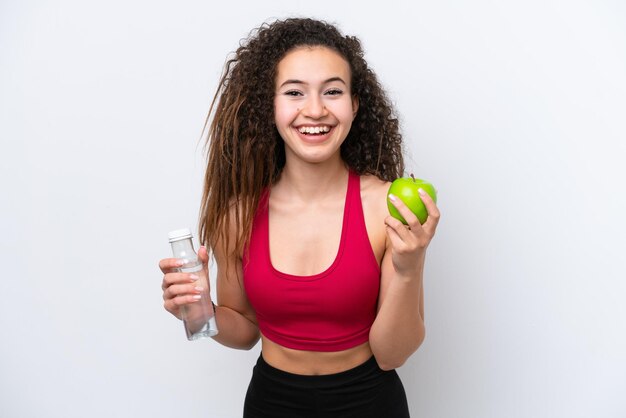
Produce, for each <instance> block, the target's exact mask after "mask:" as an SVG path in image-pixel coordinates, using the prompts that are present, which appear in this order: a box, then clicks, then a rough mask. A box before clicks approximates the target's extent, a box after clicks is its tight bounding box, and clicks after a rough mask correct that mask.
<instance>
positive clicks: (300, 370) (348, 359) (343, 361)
mask: <svg viewBox="0 0 626 418" xmlns="http://www.w3.org/2000/svg"><path fill="white" fill-rule="evenodd" d="M261 342H262V344H263V349H262V351H263V359H264V360H265V361H266V362H267V363H268V364H269V365H270V366H272V367H275V368H277V369H280V370H283V371H285V372H289V373H294V374H300V375H310V376H317V375H325V374H334V373H340V372H343V371H346V370H349V369H352V368H354V367H356V366H358V365H360V364H363V363H365V362H366V361H367V360H369V359H370V358H371V357H372V350H371V348H370V345H369V343H368V342H365V343H363V344H361V345H357V346H356V347H352V348H350V349H347V350H343V351H331V352H326V351H305V350H293V349H291V348H286V347H283V346H281V345H279V344H276V343H275V342H273V341H271V340H269V339H268V338H266V337H265V336H263V335H261Z"/></svg>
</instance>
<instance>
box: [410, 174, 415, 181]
mask: <svg viewBox="0 0 626 418" xmlns="http://www.w3.org/2000/svg"><path fill="white" fill-rule="evenodd" d="M411 178H412V179H413V183H415V176H413V173H411Z"/></svg>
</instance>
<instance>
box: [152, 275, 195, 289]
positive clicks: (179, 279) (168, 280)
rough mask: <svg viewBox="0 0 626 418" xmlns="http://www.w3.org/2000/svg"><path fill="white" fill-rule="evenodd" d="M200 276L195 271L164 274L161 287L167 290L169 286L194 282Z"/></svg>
mask: <svg viewBox="0 0 626 418" xmlns="http://www.w3.org/2000/svg"><path fill="white" fill-rule="evenodd" d="M198 278H199V276H198V275H197V274H193V273H178V272H176V273H167V274H166V275H165V276H163V282H162V283H161V289H162V290H163V291H165V289H167V288H168V287H170V286H172V285H175V284H181V283H193V282H195V281H196V280H198Z"/></svg>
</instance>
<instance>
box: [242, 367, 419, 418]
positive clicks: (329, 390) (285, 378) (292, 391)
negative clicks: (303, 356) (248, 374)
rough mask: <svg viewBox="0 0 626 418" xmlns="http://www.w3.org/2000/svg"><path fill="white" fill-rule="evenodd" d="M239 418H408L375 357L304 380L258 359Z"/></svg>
mask: <svg viewBox="0 0 626 418" xmlns="http://www.w3.org/2000/svg"><path fill="white" fill-rule="evenodd" d="M243 416H244V418H283V417H284V418H330V417H337V418H349V417H355V418H357V417H358V418H408V417H409V407H408V405H407V400H406V394H405V392H404V387H403V386H402V382H401V381H400V378H399V377H398V374H397V373H396V371H395V370H391V371H383V370H381V369H380V367H378V363H376V360H375V359H374V357H372V358H370V359H369V360H368V361H366V362H365V363H363V364H361V365H360V366H357V367H355V368H353V369H350V370H347V371H345V372H341V373H337V374H330V375H321V376H304V375H298V374H292V373H288V372H285V371H282V370H279V369H276V368H274V367H272V366H270V365H269V364H267V363H266V362H265V360H263V356H260V357H259V360H258V361H257V364H256V366H254V369H253V371H252V380H251V381H250V386H248V392H247V393H246V401H245V404H244V410H243Z"/></svg>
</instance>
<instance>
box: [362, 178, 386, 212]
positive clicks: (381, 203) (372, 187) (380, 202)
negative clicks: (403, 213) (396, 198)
mask: <svg viewBox="0 0 626 418" xmlns="http://www.w3.org/2000/svg"><path fill="white" fill-rule="evenodd" d="M389 186H391V183H390V182H388V181H385V180H381V179H379V178H378V177H376V176H374V175H371V174H365V175H362V176H361V201H362V203H363V207H364V208H367V209H369V210H370V211H373V212H374V213H376V214H380V215H381V216H386V215H387V192H388V191H389Z"/></svg>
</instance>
